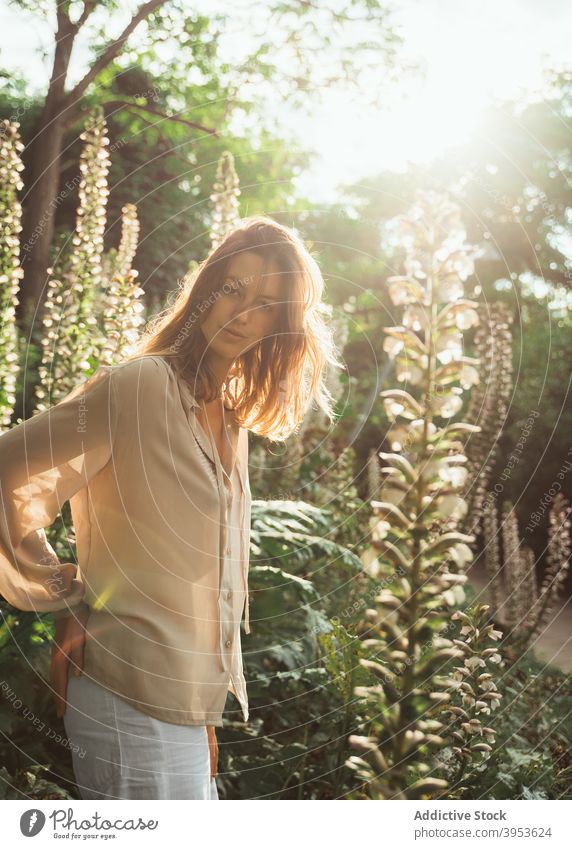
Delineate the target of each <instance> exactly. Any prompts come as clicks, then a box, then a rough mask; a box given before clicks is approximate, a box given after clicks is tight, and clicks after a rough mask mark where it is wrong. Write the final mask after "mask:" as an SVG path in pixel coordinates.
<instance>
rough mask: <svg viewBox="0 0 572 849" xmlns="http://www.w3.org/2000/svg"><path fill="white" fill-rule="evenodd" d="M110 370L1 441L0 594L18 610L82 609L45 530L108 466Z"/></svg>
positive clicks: (69, 567) (70, 570) (69, 572)
mask: <svg viewBox="0 0 572 849" xmlns="http://www.w3.org/2000/svg"><path fill="white" fill-rule="evenodd" d="M112 369H113V367H112V366H101V367H100V368H99V369H98V370H97V371H96V372H95V373H94V374H93V375H92V376H91V377H90V378H88V379H87V380H84V381H83V382H82V383H80V384H78V385H77V386H76V387H74V389H73V390H72V391H71V392H70V393H69V394H68V395H67V396H66V397H65V398H64V399H63V400H62V401H60V402H59V403H58V404H56V405H55V406H53V407H51V408H50V409H49V410H45V411H44V412H42V413H39V414H37V415H35V416H32V417H31V418H29V419H26V420H25V421H23V422H21V423H20V424H18V425H16V426H15V427H13V428H11V429H10V430H8V431H6V432H5V433H3V434H0V593H1V594H2V596H3V597H4V598H5V599H6V601H7V602H9V604H11V605H13V606H14V607H16V608H18V609H20V610H36V611H41V612H45V611H48V612H53V613H54V615H55V617H56V619H57V618H61V617H62V616H65V615H68V614H69V613H70V612H71V611H72V610H73V609H74V608H79V607H80V606H81V605H82V603H83V602H82V599H83V595H84V589H85V587H84V584H83V581H82V579H81V576H80V575H79V573H78V569H77V566H76V564H74V563H62V562H61V561H60V560H59V558H58V557H57V555H56V553H55V551H54V549H53V547H52V546H51V545H50V543H49V542H48V540H47V538H46V534H45V531H44V528H46V527H48V526H49V525H51V524H52V522H54V520H55V519H56V517H57V515H58V513H59V512H60V510H61V508H62V506H63V504H64V503H65V502H66V501H68V500H69V499H70V498H71V497H72V496H73V495H75V493H76V492H78V491H79V490H81V489H82V488H83V487H85V486H86V484H87V483H88V481H89V480H90V479H91V478H93V477H94V475H96V474H97V473H98V472H99V471H100V470H101V469H102V468H103V467H104V466H105V465H106V464H107V462H108V461H109V460H110V458H111V453H112V448H113V440H114V436H115V426H116V410H117V404H116V403H115V396H114V392H115V390H114V389H113V385H112V384H113V381H112V378H111V375H112Z"/></svg>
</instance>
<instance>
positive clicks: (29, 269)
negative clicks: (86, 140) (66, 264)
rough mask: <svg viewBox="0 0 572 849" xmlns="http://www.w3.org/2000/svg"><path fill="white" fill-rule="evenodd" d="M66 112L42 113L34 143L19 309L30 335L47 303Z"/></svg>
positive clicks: (22, 243)
mask: <svg viewBox="0 0 572 849" xmlns="http://www.w3.org/2000/svg"><path fill="white" fill-rule="evenodd" d="M66 125H67V120H66V116H65V115H62V113H61V111H59V110H55V111H53V112H50V113H48V112H47V110H46V109H45V110H44V112H43V113H42V115H41V117H40V120H39V122H38V126H37V129H36V133H35V136H36V139H35V141H34V142H33V143H32V144H33V151H32V156H31V159H30V174H29V182H28V185H29V186H30V188H29V190H28V193H27V197H26V199H25V204H26V205H25V213H24V217H23V227H22V235H21V242H20V244H21V248H20V259H21V264H22V268H23V269H24V276H23V278H22V284H21V287H20V298H19V304H18V307H17V310H16V316H17V321H18V324H19V325H20V327H21V329H22V331H23V332H24V333H25V334H26V335H27V334H28V332H30V331H31V329H32V326H34V325H35V324H36V323H37V321H38V320H39V319H40V316H41V310H42V305H43V303H44V298H45V292H46V282H47V274H46V269H47V268H48V266H49V264H50V249H51V244H52V238H53V234H54V222H55V213H56V209H57V203H58V184H59V177H60V156H61V151H62V145H63V139H64V134H65V130H66Z"/></svg>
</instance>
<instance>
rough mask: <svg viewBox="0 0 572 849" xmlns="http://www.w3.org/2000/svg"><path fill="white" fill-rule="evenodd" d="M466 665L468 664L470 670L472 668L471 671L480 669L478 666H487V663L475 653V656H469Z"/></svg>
mask: <svg viewBox="0 0 572 849" xmlns="http://www.w3.org/2000/svg"><path fill="white" fill-rule="evenodd" d="M465 666H466V667H467V668H468V669H470V670H471V672H474V671H475V669H478V667H479V666H484V667H486V663H485V661H484V660H483V659H482V657H478V656H477V655H474V656H473V657H468V658H467V659H466V660H465Z"/></svg>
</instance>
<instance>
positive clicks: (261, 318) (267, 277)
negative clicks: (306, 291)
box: [201, 252, 286, 360]
mask: <svg viewBox="0 0 572 849" xmlns="http://www.w3.org/2000/svg"><path fill="white" fill-rule="evenodd" d="M263 272H264V259H263V258H262V257H261V256H258V254H255V253H250V252H243V253H241V254H239V255H237V256H235V257H233V259H232V260H231V261H230V264H229V267H228V270H227V272H226V276H225V278H224V279H223V280H221V287H220V290H219V291H218V292H217V293H216V295H215V298H216V300H215V302H214V304H213V306H212V307H211V309H210V310H209V312H208V314H207V316H206V318H205V319H204V321H203V323H202V324H201V329H202V331H203V335H204V337H205V339H206V340H207V343H208V347H209V350H210V351H211V352H212V353H214V354H216V355H218V356H221V357H224V358H225V359H229V360H234V359H235V358H236V357H238V356H240V355H241V354H244V352H245V351H247V350H248V349H249V348H252V347H253V346H254V345H257V344H258V343H259V342H260V341H261V340H262V339H264V338H265V337H266V336H269V335H270V334H272V333H273V332H274V331H276V330H277V328H278V318H279V316H280V313H281V311H282V310H283V309H285V306H286V304H285V300H286V294H285V292H284V290H283V284H284V281H283V279H282V278H281V275H280V271H279V268H278V266H277V265H276V263H275V262H274V261H271V262H270V263H269V264H268V267H267V269H266V273H265V274H264V277H261V275H262V274H263Z"/></svg>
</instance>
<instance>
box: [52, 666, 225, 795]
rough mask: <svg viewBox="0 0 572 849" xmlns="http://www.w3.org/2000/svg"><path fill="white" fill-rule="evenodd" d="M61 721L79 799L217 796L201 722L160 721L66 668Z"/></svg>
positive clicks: (204, 731) (205, 736) (204, 729)
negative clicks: (69, 750) (66, 738)
mask: <svg viewBox="0 0 572 849" xmlns="http://www.w3.org/2000/svg"><path fill="white" fill-rule="evenodd" d="M63 722H64V727H65V730H66V734H67V735H68V737H69V740H70V743H71V744H72V746H71V749H72V761H73V769H74V773H75V779H76V783H77V786H78V788H79V791H80V793H81V796H82V799H218V792H217V786H216V780H215V778H214V777H212V776H211V771H210V755H209V744H208V736H207V729H206V726H205V725H176V724H174V723H171V722H163V721H162V720H160V719H156V718H155V717H154V716H149V715H148V714H146V713H143V712H142V711H140V710H137V709H136V708H134V707H132V706H131V705H130V704H128V702H126V701H124V700H123V699H121V698H120V697H119V696H116V695H115V693H113V692H112V691H111V690H108V689H107V688H106V687H102V686H101V685H100V684H97V683H96V682H95V681H92V680H91V679H90V678H87V677H86V676H85V675H80V676H79V677H76V676H75V675H72V674H70V676H69V680H68V690H67V707H66V711H65V713H64V716H63Z"/></svg>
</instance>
